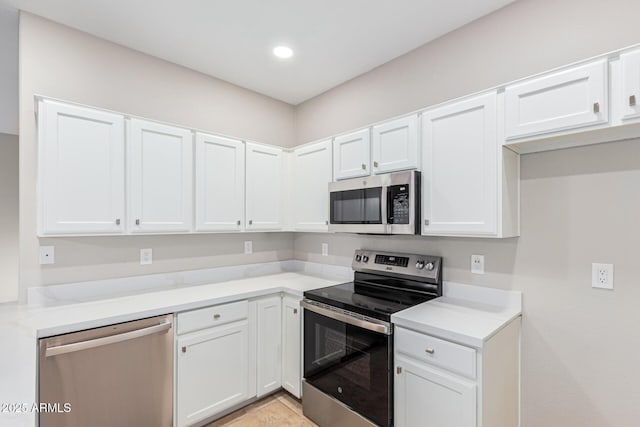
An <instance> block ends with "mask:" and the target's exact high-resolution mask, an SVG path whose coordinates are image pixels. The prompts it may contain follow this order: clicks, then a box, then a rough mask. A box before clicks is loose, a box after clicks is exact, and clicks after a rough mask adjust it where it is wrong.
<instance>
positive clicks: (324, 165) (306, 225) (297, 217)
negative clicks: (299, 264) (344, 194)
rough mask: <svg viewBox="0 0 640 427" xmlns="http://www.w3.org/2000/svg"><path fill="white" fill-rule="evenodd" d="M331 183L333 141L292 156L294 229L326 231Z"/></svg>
mask: <svg viewBox="0 0 640 427" xmlns="http://www.w3.org/2000/svg"><path fill="white" fill-rule="evenodd" d="M330 182H331V140H327V141H322V142H319V143H317V144H313V145H309V146H305V147H302V148H299V149H296V150H295V151H294V152H293V182H292V183H291V185H292V186H293V199H292V203H291V208H292V209H293V210H294V212H293V216H294V228H295V229H296V230H314V231H327V229H328V221H329V183H330Z"/></svg>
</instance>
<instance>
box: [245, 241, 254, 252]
mask: <svg viewBox="0 0 640 427" xmlns="http://www.w3.org/2000/svg"><path fill="white" fill-rule="evenodd" d="M244 253H245V255H249V254H252V253H253V240H247V241H246V242H244Z"/></svg>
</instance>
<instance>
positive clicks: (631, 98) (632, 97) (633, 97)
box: [629, 95, 636, 107]
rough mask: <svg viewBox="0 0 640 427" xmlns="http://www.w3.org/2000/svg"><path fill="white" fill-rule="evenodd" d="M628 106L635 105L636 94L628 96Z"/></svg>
mask: <svg viewBox="0 0 640 427" xmlns="http://www.w3.org/2000/svg"><path fill="white" fill-rule="evenodd" d="M629 106H630V107H635V106H636V96H635V95H631V96H630V97H629Z"/></svg>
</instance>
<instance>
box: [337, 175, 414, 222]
mask: <svg viewBox="0 0 640 427" xmlns="http://www.w3.org/2000/svg"><path fill="white" fill-rule="evenodd" d="M421 180H422V178H421V176H420V172H418V171H407V172H395V173H388V174H383V175H374V176H368V177H364V178H353V179H347V180H344V181H337V182H332V183H330V184H329V231H332V232H342V233H364V234H420V192H421V190H420V187H421Z"/></svg>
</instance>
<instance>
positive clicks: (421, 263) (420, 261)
mask: <svg viewBox="0 0 640 427" xmlns="http://www.w3.org/2000/svg"><path fill="white" fill-rule="evenodd" d="M416 268H417V269H418V270H422V269H423V268H424V261H422V260H418V262H416Z"/></svg>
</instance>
